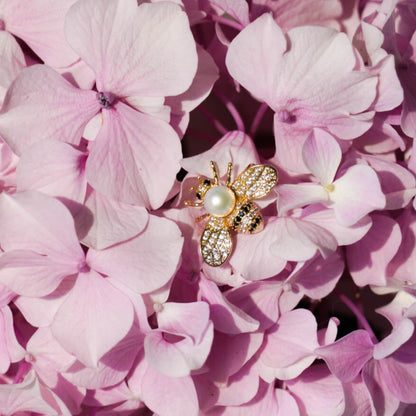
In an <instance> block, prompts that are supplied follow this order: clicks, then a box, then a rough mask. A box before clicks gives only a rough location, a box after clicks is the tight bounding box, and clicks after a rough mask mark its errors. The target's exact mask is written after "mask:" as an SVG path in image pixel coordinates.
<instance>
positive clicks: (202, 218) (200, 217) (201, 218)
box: [195, 214, 210, 222]
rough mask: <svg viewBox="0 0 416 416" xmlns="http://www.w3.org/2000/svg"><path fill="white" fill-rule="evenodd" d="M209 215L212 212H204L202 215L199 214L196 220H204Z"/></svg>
mask: <svg viewBox="0 0 416 416" xmlns="http://www.w3.org/2000/svg"><path fill="white" fill-rule="evenodd" d="M209 215H210V214H204V215H201V216H199V217H197V218H195V222H201V221H203V220H204V219H205V218H207V217H209Z"/></svg>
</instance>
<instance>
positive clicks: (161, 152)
mask: <svg viewBox="0 0 416 416" xmlns="http://www.w3.org/2000/svg"><path fill="white" fill-rule="evenodd" d="M0 123H1V119H0ZM0 132H1V130H0ZM180 159H181V149H180V142H179V139H178V136H177V135H176V133H175V131H174V130H173V129H172V127H170V126H169V125H168V124H166V123H165V122H163V121H161V120H159V119H157V118H154V117H151V116H148V115H145V114H142V113H140V112H138V111H135V110H133V109H132V108H131V107H129V106H127V105H126V104H124V103H121V102H119V103H117V104H115V106H114V108H112V109H110V110H107V111H103V126H102V128H101V130H100V132H99V134H98V136H97V139H96V140H95V141H94V142H91V145H90V155H89V157H88V160H87V166H86V175H87V179H88V182H89V183H90V184H91V186H92V187H93V188H94V189H96V190H97V191H99V192H101V193H102V194H104V195H106V196H108V197H111V198H113V199H115V200H117V201H121V202H124V203H129V204H137V205H141V206H146V207H152V208H158V207H160V205H162V203H163V202H164V201H165V199H166V198H167V196H168V194H169V191H170V190H171V188H172V186H173V184H174V182H175V180H176V174H177V172H178V171H179V169H180V166H179V160H180ZM108 172H112V175H108Z"/></svg>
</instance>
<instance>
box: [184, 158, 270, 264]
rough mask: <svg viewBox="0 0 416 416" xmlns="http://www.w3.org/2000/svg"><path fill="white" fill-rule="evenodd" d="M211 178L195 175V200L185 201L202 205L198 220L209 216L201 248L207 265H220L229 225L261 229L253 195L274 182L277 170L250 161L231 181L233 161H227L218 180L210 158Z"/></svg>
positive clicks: (227, 246)
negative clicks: (222, 182)
mask: <svg viewBox="0 0 416 416" xmlns="http://www.w3.org/2000/svg"><path fill="white" fill-rule="evenodd" d="M210 165H211V169H212V172H213V175H214V179H213V180H210V179H202V178H201V177H200V176H198V186H195V187H192V188H191V189H190V191H191V192H192V191H195V192H196V194H195V195H196V197H197V199H198V200H199V201H198V202H191V201H185V205H187V206H192V207H201V206H203V207H204V208H205V210H206V211H207V213H206V214H204V215H201V216H200V217H198V218H196V220H195V221H196V222H199V221H201V220H203V219H205V218H207V217H209V219H208V222H207V224H206V226H205V229H204V232H203V233H202V236H201V242H200V248H201V254H202V258H203V259H204V261H205V262H206V263H207V264H209V265H210V266H214V267H216V266H221V265H222V264H223V263H224V262H225V261H226V260H227V259H228V257H229V255H230V253H231V250H232V245H233V244H232V239H231V233H230V229H231V230H234V231H237V232H240V233H243V234H254V233H257V232H259V231H261V230H262V229H263V217H262V215H261V212H260V208H259V206H258V205H257V204H255V203H254V202H251V200H252V199H258V198H263V197H264V196H266V195H267V194H268V193H269V192H270V191H271V190H272V189H273V187H274V186H275V185H276V182H277V179H278V176H277V171H276V169H274V168H273V167H272V166H269V165H249V166H248V167H247V168H246V169H245V170H244V171H243V172H242V173H240V175H238V176H237V178H236V179H235V181H234V182H233V183H231V171H232V166H233V165H232V163H231V162H230V163H229V164H228V171H227V182H226V184H225V186H224V185H220V184H219V175H218V169H217V166H216V164H215V163H214V162H213V161H211V162H210Z"/></svg>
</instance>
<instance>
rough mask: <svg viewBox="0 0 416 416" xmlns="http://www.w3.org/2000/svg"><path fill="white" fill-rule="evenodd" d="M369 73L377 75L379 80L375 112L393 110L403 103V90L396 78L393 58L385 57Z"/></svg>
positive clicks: (391, 56)
mask: <svg viewBox="0 0 416 416" xmlns="http://www.w3.org/2000/svg"><path fill="white" fill-rule="evenodd" d="M383 52H384V51H383ZM370 73H372V74H378V78H379V83H378V88H377V89H378V93H377V99H376V101H375V104H374V108H375V109H376V111H388V110H393V109H394V108H396V107H397V106H399V105H400V104H401V103H402V101H403V88H402V87H401V85H400V81H399V78H398V77H397V72H396V68H395V61H394V56H393V55H389V56H386V57H385V58H384V59H383V60H382V61H380V62H379V63H378V64H377V65H376V66H374V67H373V68H371V69H370Z"/></svg>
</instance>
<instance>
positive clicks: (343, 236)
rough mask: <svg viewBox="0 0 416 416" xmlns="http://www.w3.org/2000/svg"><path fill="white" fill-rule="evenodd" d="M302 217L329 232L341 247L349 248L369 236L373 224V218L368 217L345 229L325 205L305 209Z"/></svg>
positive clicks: (331, 210)
mask: <svg viewBox="0 0 416 416" xmlns="http://www.w3.org/2000/svg"><path fill="white" fill-rule="evenodd" d="M302 216H303V218H305V219H307V220H308V221H311V222H313V223H315V224H317V225H319V226H320V227H322V228H325V229H326V230H328V231H329V232H330V233H331V234H332V235H333V236H334V237H335V239H336V240H337V243H338V245H339V246H348V245H350V244H354V243H355V242H357V241H359V240H361V239H362V238H363V237H364V236H365V235H366V234H367V232H368V230H369V229H370V228H371V224H372V220H371V217H370V216H369V215H366V216H365V217H364V218H362V219H361V220H359V221H357V222H356V223H355V224H354V225H352V226H349V227H345V226H343V225H341V224H340V223H339V222H338V221H337V219H336V217H335V213H334V210H333V209H331V208H326V207H324V206H323V205H314V206H313V207H307V208H305V209H304V210H303V212H302Z"/></svg>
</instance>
